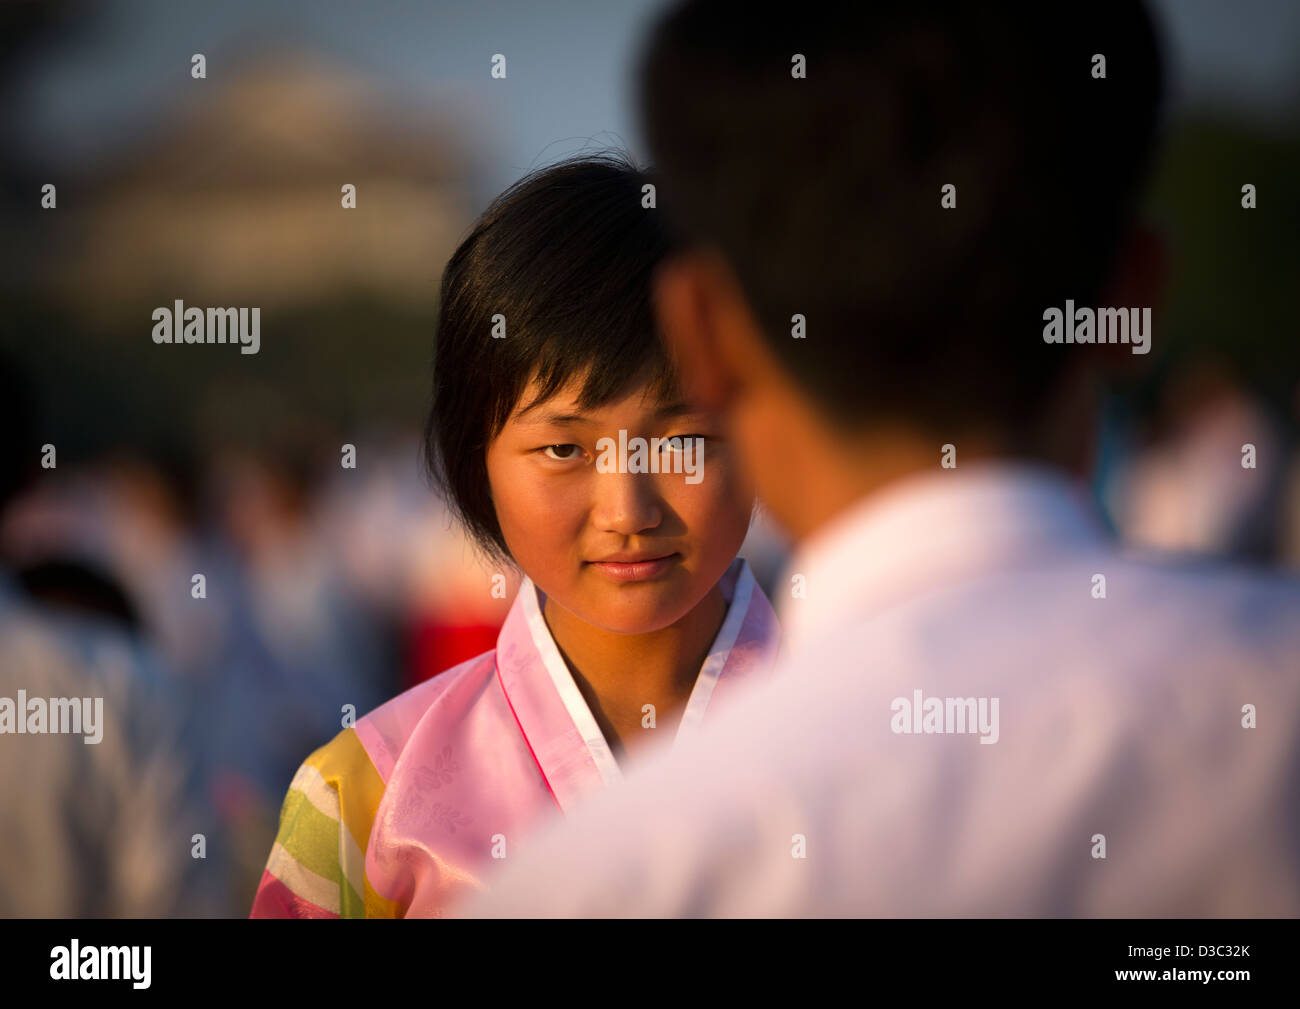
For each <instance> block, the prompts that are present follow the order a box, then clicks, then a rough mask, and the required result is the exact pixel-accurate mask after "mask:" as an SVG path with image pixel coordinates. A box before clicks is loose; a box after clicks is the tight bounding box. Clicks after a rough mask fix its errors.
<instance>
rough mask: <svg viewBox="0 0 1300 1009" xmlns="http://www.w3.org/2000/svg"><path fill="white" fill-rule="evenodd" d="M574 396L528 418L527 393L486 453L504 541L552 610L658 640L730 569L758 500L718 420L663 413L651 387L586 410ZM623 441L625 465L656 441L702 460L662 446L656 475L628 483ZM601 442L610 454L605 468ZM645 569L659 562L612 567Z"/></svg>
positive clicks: (666, 409) (559, 396)
mask: <svg viewBox="0 0 1300 1009" xmlns="http://www.w3.org/2000/svg"><path fill="white" fill-rule="evenodd" d="M579 388H580V386H579V385H578V383H577V382H576V381H574V382H571V383H570V384H569V385H568V386H566V387H564V388H563V389H561V390H560V391H559V392H557V393H556V395H554V396H553V397H551V398H550V399H549V400H546V401H544V402H542V403H539V404H537V405H535V406H532V407H530V408H528V409H523V405H526V404H528V403H531V402H532V399H533V397H534V396H535V395H536V386H535V384H530V385H529V387H528V389H526V390H525V392H524V395H523V396H522V397H521V399H520V404H521V406H520V407H517V408H516V410H515V412H514V413H513V414H512V415H511V417H510V419H509V420H508V421H507V423H506V425H505V427H504V428H503V429H502V431H501V433H500V434H499V435H498V436H497V437H496V439H495V440H494V441H493V442H492V444H491V445H490V446H489V447H488V452H487V471H488V482H489V484H490V486H491V489H492V499H493V502H494V503H495V505H496V513H497V520H498V522H500V524H501V532H502V534H503V535H504V536H505V541H506V545H507V546H509V548H510V552H511V553H512V554H513V555H514V558H515V560H516V561H517V562H518V564H519V566H520V567H521V568H522V569H523V570H524V573H525V574H527V575H528V576H529V577H530V578H531V579H532V580H533V582H534V583H535V584H536V585H537V586H538V587H539V588H540V589H541V590H542V591H543V592H545V593H546V594H547V596H549V597H550V598H551V599H552V600H554V602H555V603H556V604H558V605H560V606H563V607H564V608H565V609H567V610H568V611H570V612H571V613H573V614H574V615H576V616H578V617H579V618H581V619H582V620H585V621H586V622H587V623H590V624H594V625H596V626H598V627H602V628H604V629H606V630H609V631H616V632H619V633H624V634H637V633H646V632H650V631H656V630H660V629H662V628H664V627H668V626H669V625H671V624H673V623H676V622H677V621H678V620H679V619H680V618H681V617H683V616H685V615H686V614H687V613H689V612H690V611H691V610H692V609H693V608H694V607H695V606H696V604H697V603H699V602H700V600H701V599H703V598H704V596H705V594H706V593H707V592H708V591H709V590H710V589H712V588H713V586H714V585H716V584H717V581H718V579H719V578H720V577H722V574H723V573H724V572H725V571H726V570H727V567H728V566H729V565H730V564H731V562H732V560H733V559H734V558H735V556H736V553H737V551H738V550H739V549H740V545H741V543H742V542H743V541H744V539H745V534H746V532H747V531H748V529H749V518H750V513H751V511H752V508H753V504H754V495H753V490H752V488H751V487H749V486H748V484H747V483H746V482H745V481H744V480H743V478H742V477H741V476H740V474H739V472H738V469H737V464H736V461H735V460H734V458H733V456H732V453H731V450H730V446H729V445H728V444H727V442H726V441H725V440H724V438H723V430H722V428H721V427H720V425H719V423H718V421H717V419H716V418H715V417H714V416H712V415H710V414H706V413H701V412H691V411H693V410H694V409H695V408H694V407H693V406H691V405H689V404H686V405H677V406H675V407H674V406H673V405H670V404H664V403H661V402H658V401H657V400H655V399H653V398H651V397H650V396H649V394H648V392H647V389H646V387H645V386H641V387H638V388H636V389H635V390H634V391H633V392H631V393H629V394H628V395H627V396H625V397H624V398H622V399H620V400H618V401H616V402H612V403H609V404H607V405H605V406H603V407H598V408H596V409H593V410H582V409H580V408H579V407H578V405H577V402H576V398H575V397H576V394H577V391H578V389H579ZM620 431H625V432H626V435H625V436H624V437H625V439H626V442H627V443H629V446H628V449H627V453H626V457H627V458H628V459H631V458H632V456H633V448H634V446H635V443H634V442H633V439H634V438H638V437H639V438H643V439H644V440H645V443H646V446H647V447H646V452H645V457H644V458H645V459H646V461H647V463H648V461H649V456H650V446H652V445H653V442H651V438H660V439H668V438H672V437H683V438H685V437H698V438H703V439H704V442H703V452H702V455H701V456H700V457H698V458H694V459H691V458H688V457H685V456H682V457H680V458H678V459H677V460H676V461H674V456H673V454H674V451H676V448H675V447H673V446H660V452H659V466H658V469H659V472H658V473H654V472H628V471H627V470H628V469H630V468H633V467H631V466H623V465H620V461H621V460H620V453H619V450H618V445H619V443H620ZM602 438H609V439H611V441H612V444H613V446H614V448H613V451H612V452H606V453H605V455H604V464H603V465H601V466H598V460H601V457H602V448H601V445H598V442H599V441H600V439H602ZM608 444H609V443H602V445H608ZM696 444H697V445H698V444H699V443H698V442H697V443H696ZM609 464H613V465H609ZM692 465H693V466H698V477H697V476H693V475H691V474H690V472H689V471H688V470H689V468H690V467H691V466H692ZM602 469H604V470H607V471H602ZM674 470H675V471H674ZM645 558H664V560H659V561H655V562H652V563H644V562H643V563H640V564H632V565H629V564H627V563H624V564H618V563H616V562H619V561H638V560H642V559H645Z"/></svg>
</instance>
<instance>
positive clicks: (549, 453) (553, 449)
mask: <svg viewBox="0 0 1300 1009" xmlns="http://www.w3.org/2000/svg"><path fill="white" fill-rule="evenodd" d="M568 449H571V450H572V451H566V450H568ZM557 450H558V452H557ZM542 451H543V452H545V453H546V457H547V458H548V459H557V460H559V461H560V462H567V461H569V460H570V459H576V458H577V457H578V453H580V452H581V451H582V449H581V448H580V447H578V446H577V445H572V444H565V445H547V446H546V447H545V448H543V449H542ZM553 453H555V454H553Z"/></svg>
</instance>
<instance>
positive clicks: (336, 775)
mask: <svg viewBox="0 0 1300 1009" xmlns="http://www.w3.org/2000/svg"><path fill="white" fill-rule="evenodd" d="M304 763H306V764H309V765H311V766H312V767H314V768H316V770H317V771H319V772H320V776H321V778H323V779H324V781H325V782H326V784H328V785H330V786H331V787H332V788H333V789H334V791H335V792H336V793H337V794H338V797H339V810H340V816H341V817H342V821H343V825H344V828H345V829H344V830H343V831H341V832H340V834H341V835H342V836H341V837H340V838H339V839H338V840H337V841H336V847H337V849H338V855H336V858H338V860H339V863H340V864H341V865H342V866H343V867H345V869H346V870H347V871H346V879H347V883H345V884H344V885H343V886H342V887H341V890H342V892H343V910H342V911H341V912H340V913H341V914H342V915H343V916H344V917H366V918H397V917H399V916H400V913H401V911H400V908H399V907H398V906H397V902H396V901H392V900H389V899H388V898H387V897H383V896H381V895H380V894H378V893H376V892H375V890H374V888H373V887H372V886H371V885H370V880H369V879H367V878H366V876H365V851H366V845H367V844H368V843H369V840H370V830H371V828H372V827H373V826H374V823H375V814H376V812H377V811H378V810H379V801H380V799H382V798H383V796H384V779H383V778H381V777H380V776H379V771H378V769H376V767H375V765H374V763H373V762H372V761H371V759H370V755H369V754H368V753H366V748H365V747H364V746H363V745H362V743H361V739H360V737H359V736H357V733H356V730H355V729H352V728H347V729H344V730H343V731H342V732H340V733H339V734H338V735H337V736H335V737H334V738H333V739H331V740H330V741H329V742H328V743H326V744H325V745H324V746H322V747H321V748H320V749H318V750H316V751H315V752H314V753H312V755H311V756H309V757H308V758H307V759H306V761H304ZM358 883H360V885H361V887H362V888H363V889H364V893H358V892H357V889H356V888H357V884H358ZM349 884H350V885H349ZM349 890H352V891H353V892H352V893H350V894H349V893H348V891H349Z"/></svg>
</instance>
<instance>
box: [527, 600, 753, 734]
mask: <svg viewBox="0 0 1300 1009" xmlns="http://www.w3.org/2000/svg"><path fill="white" fill-rule="evenodd" d="M542 613H543V615H544V616H545V618H546V624H547V626H548V627H550V629H551V636H552V637H554V638H555V643H556V645H558V646H559V649H560V654H561V655H563V656H564V661H565V662H566V663H567V664H568V666H569V671H570V672H571V673H572V674H573V678H574V680H575V681H576V682H577V684H578V689H579V690H581V691H582V696H583V697H584V698H585V699H586V701H587V706H588V707H590V708H591V711H592V714H593V715H594V716H595V719H596V723H597V724H598V725H599V726H600V729H601V731H602V732H603V733H604V734H605V738H606V740H607V741H608V742H609V744H610V747H611V749H613V750H614V753H615V754H616V755H620V754H621V753H622V752H624V751H625V750H627V749H628V748H631V747H635V746H636V745H638V744H639V743H641V742H646V741H649V739H650V738H653V737H652V736H651V735H650V732H651V731H653V732H656V733H663V732H667V733H675V732H676V730H677V724H678V722H679V721H680V720H681V713H682V710H683V709H684V708H685V706H686V702H687V700H689V698H690V695H691V690H692V689H694V686H695V680H696V678H697V677H698V676H699V672H700V667H701V666H702V665H703V664H704V660H705V659H706V658H707V657H708V653H709V646H710V645H711V644H712V643H713V639H714V638H716V637H717V635H718V630H719V629H720V628H721V627H722V621H723V618H724V617H725V616H726V613H727V601H726V599H725V598H724V596H723V594H722V588H721V586H720V585H714V586H713V588H712V589H710V590H709V592H708V594H706V595H705V597H704V598H703V599H701V600H700V602H699V603H698V604H697V605H696V606H695V607H694V609H692V610H691V611H690V612H689V613H687V614H686V615H685V616H683V617H682V618H681V619H680V620H678V621H677V622H676V623H675V624H671V625H669V626H668V627H665V628H663V629H662V630H658V631H650V632H649V633H646V634H618V633H615V632H613V631H607V630H604V629H603V628H600V627H594V626H592V625H591V624H589V623H587V622H586V621H584V620H582V619H580V618H578V617H576V616H575V615H574V614H572V613H570V612H569V611H568V610H566V609H565V608H564V607H562V606H559V605H557V604H556V603H555V602H554V601H553V600H552V599H551V598H550V597H549V596H547V597H546V603H545V605H544V606H543V608H542ZM646 704H652V705H654V713H655V719H654V724H655V728H654V730H647V729H645V728H643V719H644V718H645V713H644V712H643V710H642V709H643V707H644V705H646Z"/></svg>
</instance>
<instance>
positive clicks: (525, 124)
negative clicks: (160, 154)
mask: <svg viewBox="0 0 1300 1009" xmlns="http://www.w3.org/2000/svg"><path fill="white" fill-rule="evenodd" d="M663 7H664V4H663V2H662V0H473V2H471V3H466V2H465V0H451V2H442V0H425V2H415V0H403V2H398V0H365V2H362V0H346V2H344V0H222V2H221V3H207V2H193V0H148V2H146V0H103V2H97V3H89V4H87V5H86V6H85V7H84V8H82V9H79V10H78V11H77V12H76V14H75V17H74V18H72V19H70V20H71V26H70V30H68V31H66V32H62V33H59V34H57V35H56V36H55V38H54V41H53V43H52V44H51V45H50V46H49V47H48V48H47V49H46V50H43V51H42V52H41V53H40V57H39V60H37V59H33V61H32V64H31V66H30V67H29V68H28V70H29V72H28V73H27V74H25V75H24V78H23V80H24V82H25V83H24V87H23V88H22V91H21V93H20V96H19V97H20V110H21V118H20V122H21V124H22V136H23V137H24V139H25V140H26V145H25V146H27V147H28V149H29V150H31V151H32V152H34V154H35V157H36V159H37V160H38V161H46V160H55V161H62V160H65V159H69V158H72V159H80V158H94V157H98V156H100V155H102V154H104V153H108V152H111V151H112V150H113V148H114V147H115V146H116V145H119V144H121V143H122V142H123V140H124V139H125V138H130V137H132V136H135V135H137V134H138V133H139V132H140V131H141V130H147V129H148V127H149V124H150V123H151V122H152V121H153V120H154V119H155V118H156V117H158V116H159V114H160V113H162V112H165V111H166V110H167V109H169V108H170V107H171V105H172V104H173V103H174V102H176V101H177V100H178V99H179V98H180V97H182V92H181V91H180V89H181V88H184V87H187V86H189V85H190V84H191V79H190V77H189V57H190V55H191V53H194V52H202V53H204V54H205V56H206V57H207V59H208V75H209V80H212V79H214V78H216V77H218V76H219V74H220V73H221V71H222V67H223V60H225V59H230V58H233V57H234V56H235V55H236V54H238V53H240V52H241V51H242V50H244V49H245V48H246V47H247V46H249V45H255V46H258V47H260V48H263V49H264V50H266V51H269V52H278V51H289V50H299V51H304V50H305V51H307V52H315V53H317V54H320V55H321V56H323V57H325V58H326V59H328V60H330V61H332V62H335V63H337V64H338V65H339V66H340V67H342V68H345V69H347V70H350V71H351V72H354V73H361V74H363V75H366V76H371V77H373V78H374V79H375V80H376V82H377V83H378V84H379V85H380V86H381V87H382V88H383V89H384V90H385V91H387V92H390V93H391V95H392V97H393V98H394V100H396V101H398V102H402V103H405V104H407V105H409V106H410V107H411V108H412V110H413V111H414V112H415V114H418V110H419V109H421V108H430V107H432V106H435V105H436V106H437V107H438V108H439V109H441V110H442V111H443V113H444V114H447V115H450V116H451V117H452V120H453V122H454V123H456V124H457V126H458V127H459V129H460V130H461V131H462V132H463V134H464V135H465V136H466V138H467V140H468V142H469V143H470V147H471V151H472V152H473V154H474V157H475V162H476V163H477V164H479V165H480V166H481V169H480V171H479V173H478V177H477V178H476V179H475V180H474V191H475V194H474V198H475V199H476V201H478V202H480V203H485V202H486V201H487V200H488V199H490V198H491V196H492V195H494V194H495V193H496V192H498V191H499V190H501V189H503V188H505V186H507V185H508V184H509V183H511V182H513V181H514V180H515V179H517V178H519V177H520V176H522V175H523V174H525V173H526V172H527V171H528V170H530V169H532V168H536V167H540V166H541V165H544V164H547V163H550V162H553V161H556V160H559V159H560V158H563V157H566V156H568V155H570V154H574V153H577V152H578V151H580V150H582V149H584V148H590V147H605V146H624V147H627V148H629V149H630V150H632V151H633V153H634V154H636V155H637V156H639V157H640V158H642V160H644V159H645V152H644V150H643V147H642V144H641V140H640V137H639V135H638V131H637V128H636V124H635V123H636V121H635V116H634V114H633V109H632V106H631V87H630V77H629V72H630V68H631V67H632V65H633V62H634V59H635V55H636V53H637V52H638V50H639V44H640V40H641V39H642V37H643V34H644V31H645V28H646V25H647V23H648V22H649V21H650V20H652V19H653V17H654V16H655V14H656V13H657V12H658V11H660V10H661V9H662V8H663ZM1154 7H1155V9H1156V13H1157V16H1158V17H1159V18H1160V20H1161V22H1162V24H1163V26H1164V28H1165V34H1166V39H1167V41H1168V43H1169V46H1170V58H1171V64H1172V70H1173V86H1172V98H1173V106H1172V108H1173V111H1174V112H1175V113H1176V112H1178V111H1179V110H1182V109H1185V108H1187V107H1188V106H1191V105H1199V104H1204V103H1206V102H1213V103H1215V104H1218V105H1220V106H1223V107H1225V108H1226V109H1227V110H1228V111H1229V112H1230V113H1231V114H1234V115H1240V116H1243V117H1247V118H1252V119H1259V120H1262V121H1265V122H1267V121H1268V120H1269V119H1270V118H1271V117H1277V116H1279V115H1283V114H1291V115H1294V114H1295V110H1296V108H1297V105H1300V66H1298V64H1300V2H1292V0H1155V2H1154ZM498 52H499V53H504V54H505V55H506V59H507V67H508V76H507V79H506V80H504V81H501V80H493V79H491V77H490V76H489V73H488V70H489V65H490V60H491V57H492V54H494V53H498ZM227 65H228V64H227ZM476 209H477V208H476Z"/></svg>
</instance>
